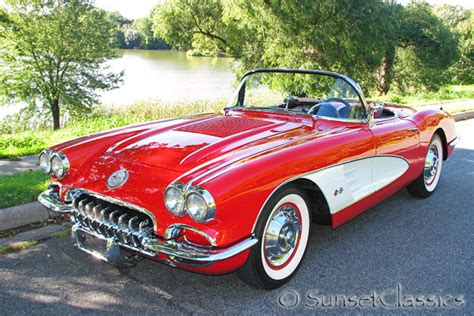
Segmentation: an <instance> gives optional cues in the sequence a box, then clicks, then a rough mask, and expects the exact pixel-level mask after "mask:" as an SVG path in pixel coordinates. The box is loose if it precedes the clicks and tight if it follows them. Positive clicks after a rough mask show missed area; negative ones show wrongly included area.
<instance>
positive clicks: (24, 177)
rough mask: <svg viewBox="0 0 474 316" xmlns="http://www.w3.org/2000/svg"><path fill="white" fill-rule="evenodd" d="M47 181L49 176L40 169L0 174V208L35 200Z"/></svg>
mask: <svg viewBox="0 0 474 316" xmlns="http://www.w3.org/2000/svg"><path fill="white" fill-rule="evenodd" d="M48 183H49V176H47V175H45V174H44V173H43V172H41V171H26V172H22V173H18V174H15V175H11V176H0V209H2V208H5V207H9V206H14V205H20V204H24V203H28V202H33V201H36V199H37V198H38V195H39V194H40V193H41V192H42V191H44V190H46V189H47V188H48Z"/></svg>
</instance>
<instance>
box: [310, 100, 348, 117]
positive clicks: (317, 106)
mask: <svg viewBox="0 0 474 316" xmlns="http://www.w3.org/2000/svg"><path fill="white" fill-rule="evenodd" d="M330 102H339V103H342V104H344V105H343V106H342V107H340V106H339V107H338V108H335V107H333V106H332V104H330ZM322 107H323V108H324V111H325V112H328V113H329V114H326V115H327V116H331V117H342V115H341V113H340V110H342V109H346V108H347V109H350V108H351V104H350V103H349V102H347V101H346V100H344V99H341V98H327V99H325V100H323V101H322V102H321V103H318V104H315V105H314V106H313V107H311V109H309V111H308V114H313V112H319V110H320V109H321V110H322ZM331 107H332V109H331ZM315 110H316V111H315ZM331 113H332V114H331Z"/></svg>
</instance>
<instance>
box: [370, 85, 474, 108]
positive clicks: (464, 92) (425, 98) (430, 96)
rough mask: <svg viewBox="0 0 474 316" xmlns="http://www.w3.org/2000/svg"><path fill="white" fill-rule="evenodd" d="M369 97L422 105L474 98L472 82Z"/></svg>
mask: <svg viewBox="0 0 474 316" xmlns="http://www.w3.org/2000/svg"><path fill="white" fill-rule="evenodd" d="M370 99H371V100H374V101H382V102H383V101H386V102H396V103H402V104H407V105H410V106H423V105H430V104H438V103H443V102H447V101H462V100H470V99H474V84H471V85H447V86H444V87H442V88H441V89H440V90H439V91H438V92H420V93H416V94H408V95H397V94H391V93H389V94H387V95H384V96H381V97H373V98H370Z"/></svg>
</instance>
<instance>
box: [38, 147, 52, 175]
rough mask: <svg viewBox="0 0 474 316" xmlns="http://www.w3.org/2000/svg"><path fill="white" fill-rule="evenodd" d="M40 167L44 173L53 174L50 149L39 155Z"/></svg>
mask: <svg viewBox="0 0 474 316" xmlns="http://www.w3.org/2000/svg"><path fill="white" fill-rule="evenodd" d="M39 165H40V168H41V170H43V172H44V173H46V174H49V173H50V172H51V151H50V150H49V149H45V150H43V151H42V152H41V154H40V155H39Z"/></svg>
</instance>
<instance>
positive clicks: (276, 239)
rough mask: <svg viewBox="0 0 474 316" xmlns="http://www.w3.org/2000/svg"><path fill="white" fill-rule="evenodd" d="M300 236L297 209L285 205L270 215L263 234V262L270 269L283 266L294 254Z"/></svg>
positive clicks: (290, 205) (287, 204)
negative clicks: (266, 263) (270, 267)
mask: <svg viewBox="0 0 474 316" xmlns="http://www.w3.org/2000/svg"><path fill="white" fill-rule="evenodd" d="M300 235H301V218H300V213H299V210H298V207H297V206H296V205H294V204H290V203H285V204H283V205H281V206H280V207H279V208H277V209H276V211H275V212H274V213H273V214H272V216H271V218H270V219H269V222H268V224H267V228H266V230H265V232H264V241H263V242H264V249H265V250H264V252H265V260H266V261H267V262H268V263H269V265H270V266H272V267H280V266H283V265H284V264H285V263H287V262H288V260H289V259H290V258H291V257H292V255H293V254H294V252H295V250H296V248H297V246H298V243H299V239H300Z"/></svg>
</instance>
